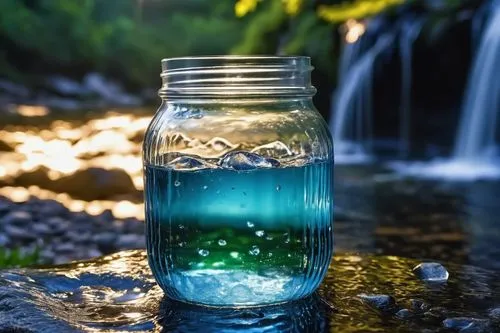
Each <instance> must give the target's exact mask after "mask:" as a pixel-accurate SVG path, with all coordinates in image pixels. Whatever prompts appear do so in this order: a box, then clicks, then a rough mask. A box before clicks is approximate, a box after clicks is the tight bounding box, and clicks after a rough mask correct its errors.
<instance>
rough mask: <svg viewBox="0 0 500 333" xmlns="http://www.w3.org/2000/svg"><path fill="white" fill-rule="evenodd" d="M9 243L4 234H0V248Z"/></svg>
mask: <svg viewBox="0 0 500 333" xmlns="http://www.w3.org/2000/svg"><path fill="white" fill-rule="evenodd" d="M8 243H9V237H7V236H6V235H5V234H0V247H5V246H6V245H7V244H8Z"/></svg>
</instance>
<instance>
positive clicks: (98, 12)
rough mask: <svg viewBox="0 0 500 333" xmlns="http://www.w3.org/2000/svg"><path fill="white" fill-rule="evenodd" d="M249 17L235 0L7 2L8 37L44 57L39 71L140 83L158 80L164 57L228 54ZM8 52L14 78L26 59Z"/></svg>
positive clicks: (4, 25)
mask: <svg viewBox="0 0 500 333" xmlns="http://www.w3.org/2000/svg"><path fill="white" fill-rule="evenodd" d="M27 3H30V5H29V6H28V5H27ZM141 3H142V5H141ZM242 24H243V22H242V21H241V20H239V19H238V18H236V17H235V16H234V12H233V3H232V2H231V1H219V2H212V1H201V0H188V1H178V0H177V1H176V0H173V1H168V2H155V1H153V2H150V1H143V2H139V1H136V0H78V1H68V0H32V1H23V0H2V1H0V39H3V40H7V41H9V42H10V43H11V44H14V45H15V46H16V47H17V48H18V49H19V50H21V51H23V52H25V53H26V54H29V55H30V56H32V57H33V58H36V59H34V60H35V61H36V63H37V64H41V66H38V67H37V68H36V70H39V71H43V69H44V68H50V69H51V70H53V68H56V69H57V68H61V69H65V68H72V67H73V68H74V67H79V68H82V67H83V69H82V71H91V70H97V71H100V72H104V73H106V74H110V75H113V76H118V77H119V78H120V79H124V80H125V81H127V82H129V83H131V84H133V85H134V84H135V85H149V86H157V85H158V82H157V81H158V77H159V68H160V66H159V62H160V60H161V59H162V58H165V57H175V56H186V55H201V54H215V53H218V54H224V53H228V52H229V50H230V48H231V46H232V45H234V44H236V43H237V42H238V41H239V40H240V39H241V36H242V33H241V31H242ZM8 58H9V57H8V54H7V53H6V51H5V50H4V51H3V53H2V52H1V51H0V64H2V63H6V64H10V66H1V68H0V75H4V76H8V77H13V76H15V74H16V73H15V68H16V67H20V66H21V65H23V64H12V59H8ZM14 60H15V59H14ZM21 67H22V66H21Z"/></svg>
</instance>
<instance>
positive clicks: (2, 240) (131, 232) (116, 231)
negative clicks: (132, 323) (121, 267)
mask: <svg viewBox="0 0 500 333" xmlns="http://www.w3.org/2000/svg"><path fill="white" fill-rule="evenodd" d="M0 247H2V248H7V249H11V250H14V249H18V250H19V251H20V252H21V254H22V255H23V254H25V255H26V254H31V253H35V252H36V253H38V256H37V257H38V263H39V264H61V263H66V262H69V261H73V260H81V259H89V258H93V257H97V256H101V255H105V254H109V253H113V252H116V251H119V250H124V249H140V248H144V247H145V238H144V223H143V222H142V221H140V220H138V219H136V218H127V219H117V218H115V216H113V213H112V212H111V211H109V210H106V211H104V212H103V213H101V214H100V215H97V216H93V215H90V214H88V213H86V212H71V211H69V210H68V209H67V208H66V207H65V206H64V205H62V204H61V203H59V202H57V201H55V200H41V199H38V198H35V197H32V198H30V199H29V200H28V201H26V202H24V203H15V202H12V201H10V200H9V199H7V198H5V197H0Z"/></svg>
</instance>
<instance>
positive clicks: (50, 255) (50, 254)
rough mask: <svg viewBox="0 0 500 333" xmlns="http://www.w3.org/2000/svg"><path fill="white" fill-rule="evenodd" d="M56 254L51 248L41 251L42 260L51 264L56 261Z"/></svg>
mask: <svg viewBox="0 0 500 333" xmlns="http://www.w3.org/2000/svg"><path fill="white" fill-rule="evenodd" d="M55 257H56V254H55V253H54V251H52V250H51V249H44V250H42V251H40V260H41V261H42V263H46V264H51V263H53V262H54V258H55Z"/></svg>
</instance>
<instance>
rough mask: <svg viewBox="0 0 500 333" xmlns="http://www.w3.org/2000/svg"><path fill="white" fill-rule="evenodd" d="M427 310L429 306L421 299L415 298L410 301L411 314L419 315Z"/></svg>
mask: <svg viewBox="0 0 500 333" xmlns="http://www.w3.org/2000/svg"><path fill="white" fill-rule="evenodd" d="M429 308H430V306H429V305H428V304H426V303H425V302H424V301H422V300H421V299H415V298H412V299H410V309H411V310H412V311H413V312H416V313H421V312H425V311H427V310H429Z"/></svg>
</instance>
